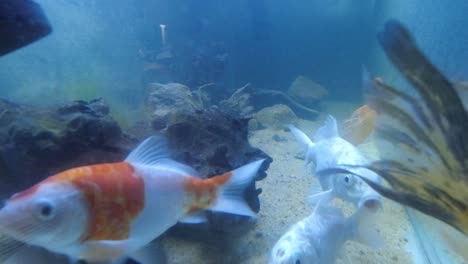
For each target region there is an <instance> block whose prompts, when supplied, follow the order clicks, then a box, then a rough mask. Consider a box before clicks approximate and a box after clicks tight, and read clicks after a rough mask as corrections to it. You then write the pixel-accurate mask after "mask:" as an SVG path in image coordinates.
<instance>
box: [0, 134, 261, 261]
mask: <svg viewBox="0 0 468 264" xmlns="http://www.w3.org/2000/svg"><path fill="white" fill-rule="evenodd" d="M168 150H169V149H168V146H167V143H166V141H165V140H164V139H163V138H161V137H150V138H148V139H146V140H145V141H144V142H143V143H141V144H140V145H139V146H138V147H137V148H136V149H135V150H134V151H133V152H131V153H130V155H129V156H128V157H127V158H126V159H125V161H123V162H118V163H108V164H98V165H92V166H85V167H78V168H74V169H70V170H67V171H64V172H61V173H58V174H56V175H53V176H51V177H49V178H47V179H45V180H43V181H41V182H39V183H38V184H36V185H34V186H32V187H31V188H29V189H27V190H25V191H23V192H20V193H17V194H15V195H13V196H12V197H11V198H10V199H9V200H8V201H7V202H6V205H5V206H4V207H3V208H2V209H1V210H0V234H2V235H3V236H5V237H8V238H10V239H4V240H2V243H0V247H2V248H0V255H7V254H12V252H11V250H17V248H18V247H17V246H15V245H16V244H17V243H18V242H22V243H25V244H28V245H33V246H39V247H42V248H45V249H47V250H49V251H52V252H55V253H59V254H64V255H66V256H68V257H70V258H71V259H73V260H86V261H90V262H98V261H109V262H112V261H120V260H121V259H122V258H125V257H126V256H130V257H133V258H135V259H136V260H138V261H139V262H140V263H143V264H147V263H153V261H152V260H151V259H148V258H146V259H141V258H140V259H139V258H138V256H141V255H145V254H141V250H144V249H145V247H146V246H148V245H149V243H150V242H151V241H152V240H154V239H155V238H157V237H159V236H160V235H161V234H162V233H164V232H165V231H166V230H167V229H168V228H170V227H171V226H173V225H175V224H176V223H177V222H186V223H196V222H203V221H204V218H203V214H202V211H203V210H213V211H220V212H227V213H232V214H238V215H245V216H249V217H254V216H255V213H254V212H253V211H252V210H251V209H250V208H249V206H248V205H247V204H246V202H245V201H244V200H243V198H242V197H243V192H244V190H245V188H246V187H247V186H248V185H249V184H250V183H251V182H252V180H253V179H254V177H255V176H256V174H257V171H258V170H259V168H260V166H261V164H262V162H263V160H258V161H255V162H252V163H250V164H247V165H245V166H243V167H241V168H238V169H236V170H233V171H231V172H226V173H224V174H223V175H219V176H215V177H212V178H209V179H202V178H199V177H197V173H196V172H195V171H194V170H193V169H192V168H190V167H188V166H186V165H183V164H180V163H178V162H176V161H173V160H171V159H170V158H169V155H168V153H169V151H168ZM8 241H11V244H14V245H12V246H10V245H9V244H10V242H8ZM15 243H16V244H15ZM0 259H2V256H0ZM38 263H39V262H38Z"/></svg>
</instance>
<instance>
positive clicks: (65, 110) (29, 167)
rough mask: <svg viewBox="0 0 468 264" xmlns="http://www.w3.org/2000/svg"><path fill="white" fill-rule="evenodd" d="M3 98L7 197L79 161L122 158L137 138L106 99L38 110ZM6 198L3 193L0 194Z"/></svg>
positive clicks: (1, 175) (0, 183) (0, 164)
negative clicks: (121, 124)
mask: <svg viewBox="0 0 468 264" xmlns="http://www.w3.org/2000/svg"><path fill="white" fill-rule="evenodd" d="M3 102H4V101H0V112H3V113H8V117H6V116H5V115H4V116H3V118H2V116H0V122H1V123H2V127H0V135H1V138H2V140H1V141H0V192H1V193H2V195H4V196H9V195H11V194H12V192H16V191H19V190H21V189H24V188H26V187H29V186H30V185H32V184H34V183H36V182H38V181H40V180H42V179H44V178H46V177H48V176H50V175H51V174H53V173H56V172H59V171H62V170H65V169H68V168H71V167H75V166H81V165H89V164H94V163H100V162H110V161H118V160H122V159H123V158H124V157H125V156H126V154H127V153H128V152H129V150H130V149H131V147H133V145H135V144H136V141H134V140H131V139H130V138H129V137H127V136H126V135H124V134H123V133H122V131H121V129H120V127H119V125H118V124H117V122H116V121H115V120H113V119H112V118H111V117H110V116H109V115H108V113H109V107H108V106H107V104H106V103H105V102H104V101H103V100H102V99H97V100H92V101H90V102H85V101H74V102H72V103H69V104H67V105H64V106H61V107H58V108H52V109H39V108H33V107H26V106H18V105H15V104H11V103H3ZM2 198H5V197H2Z"/></svg>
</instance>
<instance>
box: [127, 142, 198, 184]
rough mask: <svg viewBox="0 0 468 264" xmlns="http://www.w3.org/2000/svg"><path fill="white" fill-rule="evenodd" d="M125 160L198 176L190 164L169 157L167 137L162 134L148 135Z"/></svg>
mask: <svg viewBox="0 0 468 264" xmlns="http://www.w3.org/2000/svg"><path fill="white" fill-rule="evenodd" d="M125 161H126V162H128V163H132V164H138V165H146V166H159V167H166V168H170V169H171V170H172V171H175V172H177V173H179V174H183V175H190V176H195V177H198V176H199V174H198V173H197V172H196V171H195V170H194V169H193V168H191V167H190V166H188V165H185V164H182V163H179V162H177V161H175V160H173V159H171V157H170V150H169V145H168V143H167V139H166V138H164V137H163V136H151V137H148V138H147V139H145V140H144V141H143V142H142V143H140V145H138V147H136V148H135V149H134V150H133V151H132V152H130V154H129V155H128V156H127V158H126V159H125Z"/></svg>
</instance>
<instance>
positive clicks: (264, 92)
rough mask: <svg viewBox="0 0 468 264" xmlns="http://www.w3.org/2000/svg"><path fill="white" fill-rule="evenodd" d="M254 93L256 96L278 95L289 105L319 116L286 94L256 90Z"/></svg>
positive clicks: (316, 112) (315, 111)
mask: <svg viewBox="0 0 468 264" xmlns="http://www.w3.org/2000/svg"><path fill="white" fill-rule="evenodd" d="M255 93H256V94H258V95H261V94H269V95H280V96H282V97H283V98H284V99H286V101H288V102H289V103H291V104H292V105H294V106H295V107H297V108H300V109H302V110H304V111H306V112H309V113H312V114H314V115H319V114H320V112H319V111H317V110H315V109H312V108H309V107H307V106H304V105H302V104H301V103H298V102H297V101H295V100H294V99H292V98H291V97H290V96H289V95H287V94H286V93H284V92H282V91H277V90H268V89H258V90H255Z"/></svg>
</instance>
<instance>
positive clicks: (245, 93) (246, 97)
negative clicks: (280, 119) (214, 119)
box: [219, 84, 255, 118]
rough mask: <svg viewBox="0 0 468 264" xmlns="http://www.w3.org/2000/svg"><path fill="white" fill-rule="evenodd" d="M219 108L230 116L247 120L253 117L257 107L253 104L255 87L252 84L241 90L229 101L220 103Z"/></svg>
mask: <svg viewBox="0 0 468 264" xmlns="http://www.w3.org/2000/svg"><path fill="white" fill-rule="evenodd" d="M219 108H220V109H223V111H224V112H226V113H228V114H229V115H232V116H235V117H238V118H246V117H250V116H252V114H253V113H254V110H255V107H254V102H253V87H252V86H251V85H250V84H246V85H245V86H243V87H241V88H239V89H238V90H237V91H236V92H234V93H233V94H232V95H231V96H230V97H229V98H228V99H226V100H222V101H221V102H220V103H219Z"/></svg>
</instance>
